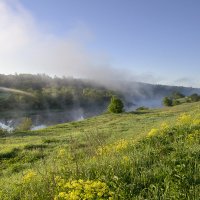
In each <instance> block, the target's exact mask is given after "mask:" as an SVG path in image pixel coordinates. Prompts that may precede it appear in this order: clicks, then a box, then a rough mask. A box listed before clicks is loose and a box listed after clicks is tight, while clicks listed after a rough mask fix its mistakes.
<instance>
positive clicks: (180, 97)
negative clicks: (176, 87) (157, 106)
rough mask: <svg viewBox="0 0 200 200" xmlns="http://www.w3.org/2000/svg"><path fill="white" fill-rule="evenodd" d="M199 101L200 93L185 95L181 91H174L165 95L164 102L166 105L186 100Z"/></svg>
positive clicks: (188, 101)
mask: <svg viewBox="0 0 200 200" xmlns="http://www.w3.org/2000/svg"><path fill="white" fill-rule="evenodd" d="M197 101H200V95H198V94H197V93H193V94H191V95H188V96H185V95H184V94H182V93H180V92H173V93H172V94H171V95H169V96H166V97H164V98H163V100H162V103H163V105H164V106H176V105H180V104H182V103H186V102H187V103H192V102H197Z"/></svg>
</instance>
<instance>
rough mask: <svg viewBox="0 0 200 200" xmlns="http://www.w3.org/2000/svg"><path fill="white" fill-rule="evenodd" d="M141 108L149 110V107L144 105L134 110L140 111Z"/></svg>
mask: <svg viewBox="0 0 200 200" xmlns="http://www.w3.org/2000/svg"><path fill="white" fill-rule="evenodd" d="M142 110H149V108H148V107H145V106H141V107H138V108H136V111H142Z"/></svg>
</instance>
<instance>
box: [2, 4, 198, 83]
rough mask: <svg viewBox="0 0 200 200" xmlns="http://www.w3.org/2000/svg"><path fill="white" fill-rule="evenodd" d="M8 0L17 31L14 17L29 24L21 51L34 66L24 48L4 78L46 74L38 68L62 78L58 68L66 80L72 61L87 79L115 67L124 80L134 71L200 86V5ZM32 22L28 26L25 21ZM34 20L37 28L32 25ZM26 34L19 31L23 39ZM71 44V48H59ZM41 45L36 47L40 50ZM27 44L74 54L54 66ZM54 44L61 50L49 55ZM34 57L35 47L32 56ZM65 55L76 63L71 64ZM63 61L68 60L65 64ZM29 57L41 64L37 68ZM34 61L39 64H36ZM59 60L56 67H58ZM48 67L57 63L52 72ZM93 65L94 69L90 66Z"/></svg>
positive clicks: (156, 80)
mask: <svg viewBox="0 0 200 200" xmlns="http://www.w3.org/2000/svg"><path fill="white" fill-rule="evenodd" d="M1 1H2V2H3V4H4V5H5V6H6V8H7V10H9V12H10V13H9V12H7V13H6V11H5V10H6V9H4V11H5V14H4V15H8V16H12V20H7V21H6V22H7V23H11V22H10V21H12V27H14V25H13V24H15V18H16V17H14V16H17V17H18V18H19V21H18V24H22V25H21V26H20V27H23V28H22V29H23V31H24V33H23V34H22V36H21V35H20V36H21V37H22V38H26V37H27V38H28V39H27V40H28V42H27V41H25V42H24V41H23V45H24V43H25V44H26V43H27V44H26V45H25V46H26V48H25V47H24V46H23V45H21V44H20V45H19V46H20V48H21V46H23V48H24V49H23V48H22V49H20V52H24V53H22V54H23V55H24V56H26V59H27V61H26V62H24V61H23V62H22V61H21V60H22V54H21V55H19V50H16V51H17V54H13V52H12V54H9V53H10V52H9V51H8V53H7V55H6V57H7V58H8V59H7V60H6V59H4V63H0V64H1V66H2V64H3V65H5V66H7V67H6V70H5V69H3V68H2V69H1V68H0V73H14V72H18V73H23V72H24V73H37V70H38V69H42V70H38V73H42V72H44V73H47V74H48V73H49V74H50V75H54V74H56V73H57V71H56V70H55V68H57V69H58V73H57V75H59V76H60V75H62V73H60V71H63V68H62V67H60V68H59V65H60V66H61V65H64V64H63V63H67V62H68V60H70V62H69V63H68V65H66V67H65V68H66V71H67V72H69V74H70V75H73V74H74V75H75V76H80V77H81V76H82V74H84V75H83V76H86V77H88V76H90V75H91V76H93V75H94V74H96V73H99V74H100V76H101V77H104V72H102V71H106V69H108V68H109V70H108V71H109V72H110V73H111V74H112V72H114V71H116V69H117V70H118V73H117V75H116V76H114V77H113V78H119V77H120V74H123V78H126V76H127V74H128V75H130V74H133V77H134V78H135V77H137V78H138V79H139V80H142V79H145V80H146V81H147V82H152V83H161V84H175V85H186V86H194V87H196V86H198V87H200V81H199V77H198V75H199V74H200V37H199V36H200V12H199V10H200V1H199V0H192V1H189V0H57V1H55V0H42V1H41V0H34V1H27V0H18V1H16V0H10V1H9V3H7V2H6V0H0V2H1ZM5 6H4V7H5ZM13 7H14V8H13ZM21 8H23V9H21ZM2 16H3V15H2ZM2 16H1V15H0V17H2ZM24 18H26V20H27V21H23V19H24ZM29 21H30V24H31V25H30V27H31V28H30V27H29V25H28V24H29ZM0 26H1V25H0ZM10 26H11V25H10ZM10 26H9V27H10ZM24 27H26V28H24ZM24 29H25V30H24ZM9 30H10V29H9ZM0 31H1V29H0ZM0 33H1V32H0ZM4 34H5V33H4ZM24 35H25V37H24ZM35 35H37V37H36V36H35ZM0 36H1V34H0ZM18 37H19V36H18V33H17V34H16V38H18ZM30 38H31V39H30ZM33 38H34V39H33ZM38 38H40V39H41V38H43V40H46V38H50V39H49V40H48V41H47V43H48V44H49V43H50V46H48V45H47V44H43V45H42V47H41V46H40V45H39V44H38V45H35V44H37V42H36V41H39V39H38ZM52 38H53V41H54V42H52V40H51V39H52ZM50 40H51V41H50ZM0 41H1V40H0ZM30 41H31V42H30ZM55 41H56V42H55ZM29 42H30V43H29ZM65 42H66V45H65V47H63V46H62V45H61V46H62V47H61V46H59V45H60V44H61V43H65ZM38 43H39V42H38ZM58 43H59V45H58ZM0 44H1V43H0ZM33 44H34V45H35V47H33V48H32V46H31V45H33ZM40 44H41V42H40ZM27 46H29V47H30V48H29V49H34V48H36V46H37V47H38V48H40V47H41V48H43V47H44V46H45V48H46V49H45V48H44V49H43V51H42V52H44V51H46V54H44V56H43V57H44V58H46V57H48V55H55V54H56V52H57V53H58V52H61V51H63V52H69V53H68V54H67V55H66V54H64V53H61V55H63V57H62V56H60V55H59V56H56V57H55V59H53V60H52V62H50V63H48V62H45V59H42V56H39V57H33V56H30V55H28V53H27V52H28V50H27ZM54 46H56V48H57V51H56V52H54V51H53V50H52V51H51V52H48V49H53V48H54ZM58 46H59V47H58ZM17 47H18V46H17ZM65 48H66V49H67V50H66V49H65ZM16 49H17V48H16ZM33 52H34V51H33V50H32V52H31V53H33ZM35 52H36V51H35ZM71 52H73V53H71ZM76 52H77V53H76ZM0 53H1V49H0ZM35 54H36V53H35ZM38 54H39V53H38ZM58 54H59V53H58ZM9 55H10V56H12V55H14V59H16V60H13V62H12V63H10V62H7V61H8V60H9ZM40 55H42V53H40ZM20 56H21V57H20ZM0 57H1V54H0ZM4 57H5V56H4ZM51 57H53V56H51ZM58 57H59V58H58ZM65 57H67V58H68V59H67V60H65V59H64V58H65ZM26 59H25V60H26ZM58 59H63V62H61V63H59V64H58V67H57V66H56V61H57V60H58ZM28 60H30V61H32V60H33V61H35V60H38V62H31V63H30V64H29V62H28ZM74 60H76V62H74ZM77 60H79V62H77ZM14 61H16V62H14ZM40 61H41V62H40ZM15 63H16V67H15V66H14V65H15ZM32 63H34V65H35V66H36V67H34V65H31V64H32ZM52 63H54V65H51V64H52ZM83 63H84V64H83ZM48 64H49V65H51V66H49V67H48ZM20 65H21V66H20ZM73 65H76V69H73V70H72V68H74V66H73ZM79 65H80V66H79ZM86 65H88V66H89V67H86V68H85V66H86ZM25 66H26V67H25ZM29 66H30V67H29ZM93 66H94V67H93ZM93 68H95V70H93ZM90 70H91V71H92V73H91V74H90ZM85 71H86V72H87V73H85ZM64 75H65V74H64ZM66 75H67V74H66ZM130 77H131V76H130ZM130 77H129V78H130ZM94 78H96V76H94ZM145 80H144V81H145Z"/></svg>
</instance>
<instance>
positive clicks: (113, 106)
mask: <svg viewBox="0 0 200 200" xmlns="http://www.w3.org/2000/svg"><path fill="white" fill-rule="evenodd" d="M123 108H124V104H123V102H122V101H121V100H120V99H118V98H116V97H114V96H113V97H112V98H111V101H110V104H109V106H108V111H109V112H111V113H122V112H123Z"/></svg>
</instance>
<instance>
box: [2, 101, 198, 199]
mask: <svg viewBox="0 0 200 200" xmlns="http://www.w3.org/2000/svg"><path fill="white" fill-rule="evenodd" d="M199 111H200V103H191V104H183V105H180V106H176V107H172V108H162V109H153V110H149V111H143V112H142V111H141V112H138V113H124V114H120V115H115V114H104V115H101V116H98V117H94V118H90V119H87V120H84V121H79V122H72V123H66V124H61V125H57V126H53V127H49V128H47V129H44V130H40V131H33V132H26V133H18V134H16V135H14V136H13V135H11V136H9V137H2V138H0V144H1V145H0V161H1V163H0V169H1V170H0V178H1V179H0V188H2V193H1V192H0V198H2V199H14V198H19V196H20V195H21V196H20V198H21V199H52V197H54V196H55V193H56V191H51V192H50V191H49V190H50V189H49V188H50V186H45V185H44V184H43V185H40V188H43V191H42V189H41V191H42V192H40V193H39V192H38V194H37V195H36V196H38V197H37V198H36V197H33V196H34V195H33V194H32V193H31V188H34V189H33V191H34V193H37V187H36V186H35V185H32V186H31V187H28V186H27V188H26V191H28V192H27V193H26V192H24V193H23V192H22V194H19V190H20V191H21V190H22V191H23V187H22V186H16V185H15V183H16V184H19V183H20V182H23V181H22V179H23V177H24V174H26V171H27V170H28V169H33V170H35V171H36V172H37V173H38V174H42V175H40V176H39V175H38V177H39V178H38V180H41V179H42V180H43V182H45V183H46V184H47V183H48V182H49V181H50V180H52V178H53V180H54V177H55V176H60V177H62V178H64V179H65V180H67V179H69V178H72V177H73V179H79V178H82V179H98V180H99V179H101V180H104V182H106V183H107V184H108V185H110V187H111V188H112V189H114V188H115V189H117V190H118V192H116V194H117V195H118V196H115V199H145V198H148V199H151V198H152V199H173V195H174V199H177V197H178V198H180V199H196V196H195V195H196V192H197V191H196V190H199V187H198V188H197V189H196V188H195V189H194V194H193V195H190V197H188V198H187V196H184V194H181V193H184V192H183V191H180V194H177V189H176V186H173V187H174V188H175V189H174V192H171V193H170V195H172V196H171V198H167V197H166V196H165V195H163V192H162V191H159V188H160V187H161V186H160V185H159V181H155V180H153V179H154V178H153V177H156V176H157V173H158V174H161V177H160V181H161V182H162V181H164V179H163V177H165V178H166V177H167V175H166V174H165V173H164V174H163V177H162V173H161V171H162V170H161V171H160V168H159V167H158V166H159V164H160V166H162V165H163V170H164V169H165V170H166V171H167V172H169V173H170V169H168V167H167V164H166V160H164V161H163V162H162V159H160V158H159V157H157V160H158V161H159V159H160V161H159V164H158V163H157V164H155V163H154V160H156V156H160V155H159V154H158V152H156V149H152V146H151V145H155V146H156V145H157V144H158V142H156V143H155V144H154V143H152V144H149V143H148V144H147V143H145V139H143V138H145V136H146V134H147V133H148V132H149V131H150V130H151V129H152V128H156V127H157V128H159V127H160V124H161V123H162V122H163V121H165V122H168V123H169V124H174V121H175V119H176V118H177V116H179V115H180V114H181V113H183V112H185V113H190V114H191V115H192V116H193V115H194V113H198V112H199ZM122 139H123V140H122ZM137 140H142V142H144V146H145V147H143V146H141V145H140V144H138V145H136V147H134V148H133V147H132V143H131V144H127V141H128V142H129V141H134V143H136V142H135V141H137ZM117 141H121V142H120V145H121V146H122V147H120V145H119V142H117ZM124 141H125V142H124ZM112 144H113V147H112ZM123 145H124V146H126V147H127V146H128V147H130V148H132V149H131V150H130V151H126V150H123ZM162 145H163V144H162ZM162 145H161V144H160V146H162ZM176 145H179V144H176ZM104 146H105V147H106V148H107V150H106V151H107V152H106V153H105V155H101V156H100V158H99V157H98V156H97V155H96V152H97V149H99V148H100V149H101V148H102V147H104ZM115 146H119V149H120V148H121V149H122V152H120V153H119V154H117V155H115V154H116V152H114V153H113V152H112V151H113V150H114V149H115ZM168 146H169V144H168ZM135 148H136V149H135ZM172 148H174V147H172ZM188 148H189V147H188ZM195 148H196V150H194V149H193V151H196V152H199V149H198V147H195ZM179 150H180V149H178V150H177V152H178V151H179ZM166 151H167V150H166ZM62 152H63V155H64V157H62ZM66 152H67V153H66ZM139 152H140V153H139ZM183 152H184V151H183ZM69 153H70V156H69V155H68V154H69ZM151 153H152V155H151ZM179 153H180V152H179ZM68 156H69V157H68ZM149 156H152V160H148V159H147V158H148V157H149ZM174 156H177V155H176V154H174ZM67 157H68V159H66V158H67ZM126 157H128V158H127V160H128V159H130V157H131V159H137V160H138V161H137V162H138V163H140V162H142V160H143V159H144V162H145V164H144V163H143V164H142V163H140V167H143V168H144V166H147V169H146V170H143V175H144V179H146V178H148V179H149V180H150V179H151V178H152V185H151V184H150V183H149V182H148V181H147V180H143V182H144V183H142V182H141V180H140V181H138V182H137V180H135V179H138V180H139V179H141V176H140V177H139V176H138V175H137V174H135V175H133V174H131V173H132V172H131V170H132V168H133V165H134V166H135V167H136V166H137V165H136V164H133V163H132V164H131V166H130V165H129V164H130V163H129V164H127V166H124V165H123V164H121V163H118V161H119V159H123V158H124V159H126ZM93 158H95V159H97V160H95V159H93ZM111 158H112V159H111ZM118 158H119V159H118ZM145 159H147V160H146V161H145ZM167 159H168V158H167ZM198 159H199V158H198ZM87 161H88V162H87ZM198 161H199V160H198ZM195 162H196V161H195ZM55 163H56V164H55ZM151 164H152V166H154V165H155V168H154V169H155V170H157V172H156V171H152V172H151V173H150V172H149V170H150V168H148V165H151ZM197 165H198V167H199V162H198V163H197ZM107 166H112V168H111V169H110V170H109V169H107V170H108V171H106V170H105V168H107ZM69 169H70V172H69ZM72 169H73V170H72ZM115 169H118V170H117V171H116V170H115ZM198 169H199V168H198ZM95 170H96V171H95ZM97 171H98V172H97ZM111 171H112V173H111ZM123 171H124V172H126V173H127V174H126V173H125V174H124V173H123ZM136 171H137V173H140V172H141V171H142V170H141V169H137V170H136ZM44 174H48V175H47V176H44ZM52 174H53V175H52ZM148 174H151V175H148ZM154 175H155V176H154ZM107 176H108V177H107ZM111 176H112V177H115V178H116V179H117V180H118V179H120V180H121V182H120V183H115V182H116V180H112V178H111ZM47 177H48V178H47ZM105 177H106V178H105ZM133 177H135V179H134V180H133ZM195 178H196V179H198V177H195ZM155 179H159V178H158V177H157V178H155ZM196 179H195V180H196ZM145 181H146V182H148V183H146V182H145ZM198 181H199V179H198ZM169 182H170V181H169ZM33 183H34V182H33ZM111 183H112V184H111ZM136 183H137V184H138V186H137V187H133V185H134V184H136ZM153 183H155V184H153ZM131 184H132V185H131ZM171 184H172V185H173V184H174V182H171ZM119 185H120V187H119ZM158 186H159V187H158ZM129 187H130V188H129ZM149 187H152V188H151V189H148V188H149ZM165 187H166V186H165ZM165 187H164V186H163V188H165ZM169 187H170V186H169ZM171 187H172V186H171ZM177 187H178V186H177ZM187 187H188V186H187ZM52 188H54V189H52V190H55V188H56V186H55V187H52ZM127 188H128V189H127ZM145 188H146V190H147V189H148V192H145V191H144V190H145ZM165 189H166V188H165ZM190 189H191V188H190ZM163 190H164V189H163ZM179 190H180V188H179ZM0 191H1V190H0ZM5 191H6V192H5ZM24 191H25V189H24ZM143 193H144V194H143ZM161 193H162V195H161V196H159V195H160V194H161ZM29 195H31V196H29ZM42 195H43V196H42ZM120 195H121V196H120ZM145 195H146V196H145ZM181 195H182V196H181Z"/></svg>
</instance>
